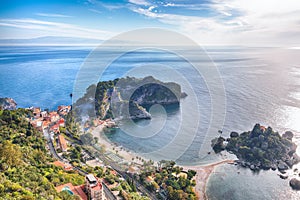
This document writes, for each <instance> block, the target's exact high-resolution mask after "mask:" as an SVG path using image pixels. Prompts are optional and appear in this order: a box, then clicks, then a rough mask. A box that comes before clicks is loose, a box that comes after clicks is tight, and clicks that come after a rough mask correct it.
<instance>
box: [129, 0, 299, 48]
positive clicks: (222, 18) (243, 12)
mask: <svg viewBox="0 0 300 200" xmlns="http://www.w3.org/2000/svg"><path fill="white" fill-rule="evenodd" d="M154 5H155V6H156V9H155V10H156V11H157V10H162V12H160V13H157V12H154V11H153V8H152V6H154ZM148 6H149V8H148V9H146V8H145V7H142V6H135V7H131V8H130V9H131V10H132V11H134V12H136V13H139V14H141V15H144V16H146V17H148V18H153V19H156V20H159V21H160V22H162V23H165V24H169V25H174V26H176V27H177V28H176V30H178V31H180V32H182V33H184V34H187V35H188V36H190V37H192V38H193V39H194V40H196V41H198V42H200V43H209V44H212V43H217V44H245V45H275V46H276V45H289V44H291V43H298V45H299V42H300V36H298V37H297V36H296V35H295V34H291V32H295V31H296V32H300V26H299V19H300V1H299V0H289V1H274V0H251V1H249V0H212V1H211V2H205V3H203V4H194V3H190V4H176V3H166V4H162V5H161V6H158V4H153V5H148ZM163 7H168V8H169V9H168V10H165V9H163ZM150 8H151V9H150ZM178 9H181V10H180V11H181V12H180V14H178V12H177V11H178ZM184 10H185V11H184ZM188 10H199V11H200V10H202V12H204V14H203V13H202V14H201V15H199V13H197V12H189V11H188ZM182 11H184V12H182ZM181 13H184V14H181ZM295 29H296V30H295ZM291 35H292V37H291ZM294 45H295V44H294Z"/></svg>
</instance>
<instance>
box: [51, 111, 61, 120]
mask: <svg viewBox="0 0 300 200" xmlns="http://www.w3.org/2000/svg"><path fill="white" fill-rule="evenodd" d="M49 116H50V119H51V122H57V121H58V120H59V118H60V117H59V114H57V112H55V111H53V112H50V113H49Z"/></svg>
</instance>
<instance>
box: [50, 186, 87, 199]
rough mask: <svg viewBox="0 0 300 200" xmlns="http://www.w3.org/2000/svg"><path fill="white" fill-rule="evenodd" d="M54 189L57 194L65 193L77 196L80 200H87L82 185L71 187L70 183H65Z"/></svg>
mask: <svg viewBox="0 0 300 200" xmlns="http://www.w3.org/2000/svg"><path fill="white" fill-rule="evenodd" d="M55 189H56V191H57V192H58V193H59V192H62V191H67V192H68V193H69V194H70V195H75V196H78V197H79V198H80V199H81V200H88V197H87V195H86V194H85V193H84V185H81V186H73V184H72V183H66V184H63V185H60V186H57V187H55Z"/></svg>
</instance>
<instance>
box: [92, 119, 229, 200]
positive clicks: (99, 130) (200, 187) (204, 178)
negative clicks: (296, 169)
mask: <svg viewBox="0 0 300 200" xmlns="http://www.w3.org/2000/svg"><path fill="white" fill-rule="evenodd" d="M104 128H106V124H105V123H104V124H101V125H99V126H97V127H94V128H93V129H92V131H91V133H92V135H93V136H94V137H97V138H98V143H99V144H101V146H104V148H105V152H111V153H114V154H117V155H119V156H120V157H122V158H123V159H124V160H125V161H127V162H129V163H133V162H134V163H135V164H142V162H141V160H139V159H136V157H141V156H139V155H137V154H135V153H134V152H132V151H129V150H126V149H124V148H123V147H120V146H117V145H116V144H114V143H111V142H110V141H109V139H108V138H106V136H105V135H103V134H104V133H103V130H104ZM143 160H147V159H145V158H143ZM233 162H234V160H229V159H227V160H222V161H218V162H215V163H211V164H208V165H199V166H181V167H183V169H184V170H185V171H188V170H189V169H192V170H195V171H196V172H197V174H196V177H195V180H196V186H195V192H196V194H197V195H198V197H199V199H203V200H206V199H207V195H206V185H207V182H208V180H209V177H210V175H211V174H212V173H213V171H214V169H215V167H216V166H219V165H223V164H226V163H233Z"/></svg>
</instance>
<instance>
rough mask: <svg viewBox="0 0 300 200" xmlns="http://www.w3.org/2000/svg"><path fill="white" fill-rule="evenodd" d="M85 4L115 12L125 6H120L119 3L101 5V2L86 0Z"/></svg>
mask: <svg viewBox="0 0 300 200" xmlns="http://www.w3.org/2000/svg"><path fill="white" fill-rule="evenodd" d="M87 2H88V3H89V4H91V5H93V6H98V7H103V8H106V9H107V10H117V9H121V8H124V7H125V5H123V4H120V3H114V4H109V3H103V2H101V1H97V0H87ZM92 10H94V9H92Z"/></svg>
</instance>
